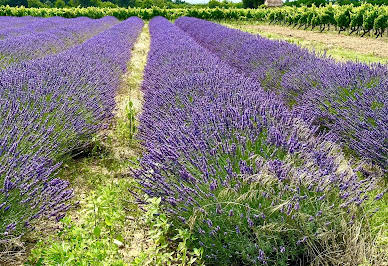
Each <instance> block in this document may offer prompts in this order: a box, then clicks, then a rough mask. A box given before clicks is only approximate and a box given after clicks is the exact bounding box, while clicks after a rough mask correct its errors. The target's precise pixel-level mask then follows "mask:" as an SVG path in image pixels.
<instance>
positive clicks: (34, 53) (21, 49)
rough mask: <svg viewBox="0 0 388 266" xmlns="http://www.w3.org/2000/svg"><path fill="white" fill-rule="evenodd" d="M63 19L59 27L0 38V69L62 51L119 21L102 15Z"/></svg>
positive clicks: (49, 26)
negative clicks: (64, 20)
mask: <svg viewBox="0 0 388 266" xmlns="http://www.w3.org/2000/svg"><path fill="white" fill-rule="evenodd" d="M59 20H63V19H59ZM66 21H67V22H66V23H64V22H63V23H62V25H61V26H57V27H55V28H52V29H50V28H51V27H52V25H51V23H49V24H47V27H48V28H49V29H48V30H46V31H43V32H31V33H29V34H25V35H22V36H18V37H14V38H8V39H6V40H0V69H1V68H7V67H9V66H10V65H12V64H16V63H20V62H23V61H26V60H31V59H35V58H41V57H44V56H46V55H49V54H55V53H59V52H62V51H63V50H65V49H68V48H70V47H71V46H74V45H76V44H79V43H82V42H83V41H85V40H86V39H88V38H90V37H92V36H93V35H95V34H98V33H99V32H101V31H104V30H106V29H108V28H109V27H112V26H113V25H115V24H117V23H118V20H117V19H116V18H114V17H104V18H101V19H98V20H94V19H89V18H81V19H68V20H66ZM54 23H57V22H54Z"/></svg>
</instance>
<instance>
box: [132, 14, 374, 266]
mask: <svg viewBox="0 0 388 266" xmlns="http://www.w3.org/2000/svg"><path fill="white" fill-rule="evenodd" d="M150 33H151V37H152V39H151V50H150V53H149V57H148V63H147V66H146V69H145V76H144V82H143V87H142V88H143V91H144V99H145V102H144V108H143V113H142V115H141V118H140V127H139V136H138V137H139V138H140V140H141V141H142V144H143V145H144V147H145V149H146V152H145V154H144V156H143V157H142V159H141V162H140V165H141V167H140V169H135V170H133V172H134V176H135V177H136V178H137V180H138V182H139V183H140V184H141V186H142V188H143V191H144V192H146V193H147V194H148V195H150V196H152V197H160V198H161V199H162V204H163V205H164V208H165V211H166V212H167V213H169V214H170V215H171V217H172V219H174V223H175V225H176V226H178V227H181V226H186V227H189V228H190V229H192V232H193V234H194V235H195V237H196V239H197V241H196V242H195V243H193V244H195V245H200V246H202V247H203V248H204V259H205V260H206V261H207V263H209V264H217V265H243V264H246V265H260V264H272V265H286V264H287V263H291V264H293V263H295V264H297V263H299V260H300V259H306V260H310V259H312V258H313V257H314V256H316V255H317V254H319V253H320V252H323V251H324V250H325V248H327V247H328V246H332V245H334V243H342V242H341V241H343V239H342V238H341V237H342V235H341V232H342V231H341V230H343V228H342V225H341V221H346V222H347V223H349V224H351V223H352V222H353V221H354V219H357V218H358V215H360V212H359V209H360V208H359V206H362V204H363V202H364V201H365V200H367V198H368V196H367V193H368V191H370V190H371V189H373V188H374V186H375V182H376V181H375V178H374V177H373V176H372V175H369V176H367V175H364V176H363V177H362V178H359V176H358V175H357V174H359V173H360V171H361V170H360V169H352V168H351V167H349V166H348V165H347V162H346V160H344V158H343V155H342V154H341V152H340V151H339V149H338V147H336V146H335V145H334V144H333V142H332V141H331V136H330V135H320V134H318V133H317V128H315V127H314V126H312V125H311V124H310V123H307V122H306V121H304V120H303V119H302V118H301V117H300V116H299V115H298V114H297V113H296V112H290V111H289V109H288V108H287V106H286V105H285V104H284V103H283V101H282V100H281V99H280V98H279V97H278V96H277V95H276V94H274V93H272V92H266V91H264V90H263V89H262V88H261V86H260V84H259V83H258V82H257V81H255V80H254V79H252V78H249V77H246V76H244V75H242V74H239V73H238V72H237V71H236V70H235V69H233V68H230V66H229V65H227V64H225V63H224V62H223V61H221V60H220V59H219V58H218V57H216V56H214V55H213V54H212V53H210V52H209V51H208V50H206V49H204V48H203V47H201V46H200V45H199V44H197V43H196V42H195V41H194V40H193V39H191V38H190V37H189V36H188V35H186V34H185V33H184V32H183V31H181V30H180V29H179V28H177V27H176V26H174V25H172V24H171V23H170V22H168V21H167V20H166V19H164V18H161V17H157V18H154V19H152V20H151V21H150ZM329 236H330V237H329Z"/></svg>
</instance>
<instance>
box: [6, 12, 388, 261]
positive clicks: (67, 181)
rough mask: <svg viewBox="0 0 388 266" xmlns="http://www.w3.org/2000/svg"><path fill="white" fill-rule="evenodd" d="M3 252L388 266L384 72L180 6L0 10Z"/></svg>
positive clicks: (24, 257)
mask: <svg viewBox="0 0 388 266" xmlns="http://www.w3.org/2000/svg"><path fill="white" fill-rule="evenodd" d="M0 125H1V127H0V181H1V184H2V185H1V186H0V263H3V264H6V265H10V264H15V263H16V264H20V263H22V264H23V263H24V264H27V265H388V223H387V217H388V202H387V195H386V194H387V193H386V192H387V191H388V189H387V185H388V184H387V182H388V180H387V167H388V67H387V65H385V64H364V63H361V62H346V63H343V62H342V63H340V62H336V61H335V60H334V59H332V58H328V57H325V56H324V55H322V54H319V53H313V52H311V51H308V50H306V49H303V48H300V47H298V46H296V45H294V44H290V43H287V42H284V41H274V40H269V39H266V38H263V37H260V36H258V35H252V34H249V33H245V32H242V31H239V30H235V29H230V28H227V27H225V26H221V25H220V24H217V23H214V22H209V21H205V20H201V19H197V18H190V17H181V18H178V19H177V20H176V21H175V22H174V23H172V22H170V21H168V20H167V19H165V18H163V17H155V18H153V19H151V20H150V21H149V22H146V21H143V20H141V19H140V18H137V17H131V18H129V19H126V20H124V21H119V20H117V19H116V18H114V17H104V18H101V19H90V18H85V17H79V18H74V19H65V18H60V17H52V18H35V17H0Z"/></svg>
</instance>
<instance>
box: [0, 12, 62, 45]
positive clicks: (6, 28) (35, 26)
mask: <svg viewBox="0 0 388 266" xmlns="http://www.w3.org/2000/svg"><path fill="white" fill-rule="evenodd" d="M6 18H7V17H1V18H0V40H4V39H7V38H11V37H16V36H21V35H24V34H29V33H33V32H43V31H46V30H48V29H52V28H55V27H61V26H62V25H63V23H65V24H66V23H67V22H68V21H69V20H68V19H65V18H59V17H52V18H34V19H32V18H29V17H27V18H24V17H21V18H13V17H9V18H13V19H8V20H7V19H6Z"/></svg>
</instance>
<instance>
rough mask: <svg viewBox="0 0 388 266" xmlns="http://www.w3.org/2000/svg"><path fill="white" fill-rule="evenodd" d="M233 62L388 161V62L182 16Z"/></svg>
mask: <svg viewBox="0 0 388 266" xmlns="http://www.w3.org/2000/svg"><path fill="white" fill-rule="evenodd" d="M176 25H177V26H178V27H180V28H181V29H183V30H185V31H186V32H187V33H188V34H189V35H190V36H192V37H193V38H194V39H195V40H196V41H197V42H199V43H200V44H201V45H203V46H204V47H206V48H207V49H209V50H210V51H211V52H213V53H215V54H216V55H217V56H218V57H220V58H221V59H222V60H224V61H225V62H227V63H228V64H229V65H231V66H233V67H235V68H236V69H238V70H239V71H241V72H242V73H244V74H245V75H248V76H250V77H252V78H254V79H256V80H258V81H259V82H260V84H261V85H262V87H263V88H264V89H266V90H272V91H275V92H277V93H278V94H279V95H281V96H282V98H283V99H284V100H285V101H286V102H287V103H288V104H289V105H291V106H294V108H295V109H296V110H298V111H299V112H300V113H301V114H303V115H304V116H305V118H307V119H314V120H315V123H317V124H319V125H320V126H321V127H322V128H326V129H329V130H330V131H331V132H333V133H335V135H336V136H337V138H338V139H339V141H341V143H342V144H343V146H345V147H346V148H350V150H351V151H352V152H355V153H356V154H357V155H359V156H361V157H363V158H367V159H370V160H372V161H373V162H374V163H376V164H378V165H380V166H381V167H382V168H383V169H387V167H388V164H387V162H388V148H387V147H388V127H387V124H388V120H387V117H388V102H387V101H388V94H387V91H388V90H387V89H388V68H387V67H386V66H385V65H379V64H374V65H370V66H368V65H365V64H361V63H352V62H347V63H337V62H335V61H334V60H331V59H328V58H324V57H320V56H318V55H316V54H314V53H310V52H309V51H307V50H306V49H302V48H299V47H298V46H296V45H293V44H289V43H287V42H284V41H272V40H268V39H265V38H262V37H260V36H257V35H251V34H248V33H244V32H241V31H239V30H235V29H229V28H226V27H224V26H221V25H218V24H215V23H212V22H208V21H204V20H200V19H196V18H189V17H182V18H179V19H177V20H176Z"/></svg>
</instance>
